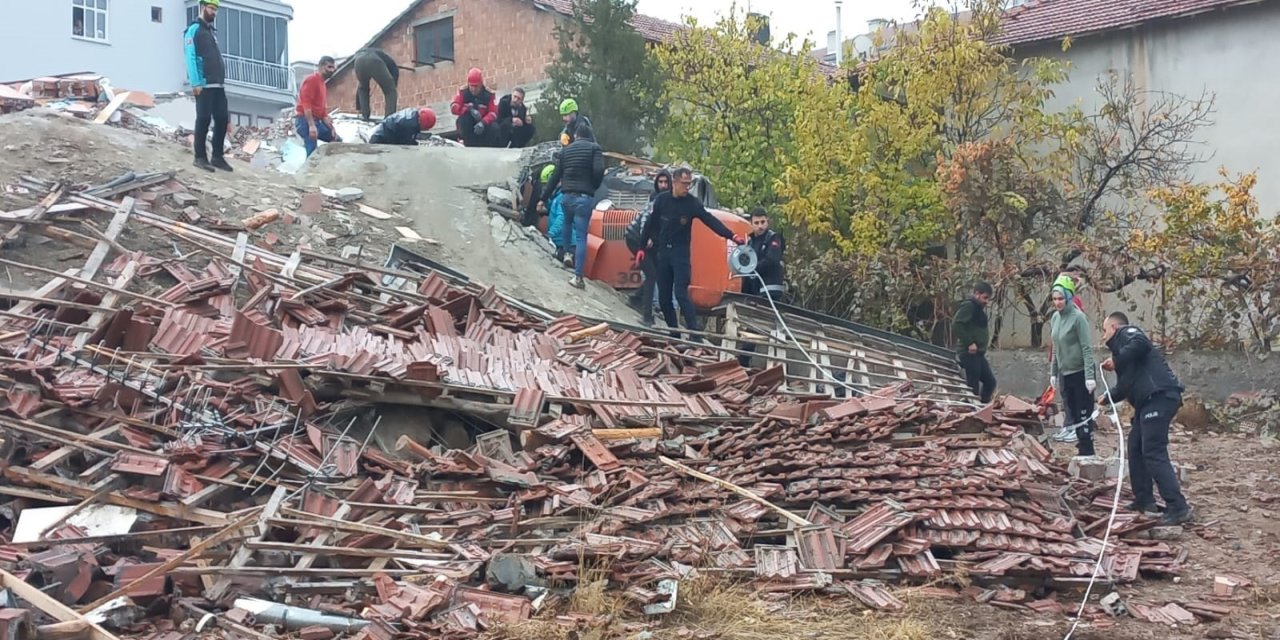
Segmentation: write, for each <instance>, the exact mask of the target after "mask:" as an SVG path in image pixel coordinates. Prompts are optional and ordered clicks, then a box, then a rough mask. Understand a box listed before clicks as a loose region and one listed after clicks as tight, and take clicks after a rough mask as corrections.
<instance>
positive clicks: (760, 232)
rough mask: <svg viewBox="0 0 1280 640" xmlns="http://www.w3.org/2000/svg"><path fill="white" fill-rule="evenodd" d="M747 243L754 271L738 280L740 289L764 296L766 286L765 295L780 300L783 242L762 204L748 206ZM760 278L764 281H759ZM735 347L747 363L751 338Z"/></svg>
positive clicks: (740, 361)
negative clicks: (753, 258) (753, 259)
mask: <svg viewBox="0 0 1280 640" xmlns="http://www.w3.org/2000/svg"><path fill="white" fill-rule="evenodd" d="M747 244H748V245H750V246H751V249H752V250H753V251H755V254H756V272H755V275H748V276H746V277H744V278H743V280H742V293H743V294H744V295H749V296H760V297H762V298H764V297H765V291H766V287H767V288H768V294H769V297H768V299H771V300H773V302H774V303H775V304H777V303H780V302H784V298H785V296H786V286H787V285H786V278H785V274H784V272H783V266H782V253H783V251H784V250H785V249H786V243H784V242H783V241H782V235H781V234H779V233H778V232H777V231H774V230H773V229H770V228H769V213H768V212H767V211H765V210H764V207H756V208H754V209H752V210H751V237H750V238H749V239H748V241H747ZM761 280H764V284H761V283H760V281H761ZM739 344H740V346H739V348H740V349H742V350H743V351H746V352H748V353H745V354H741V355H739V356H738V364H741V365H742V366H744V367H749V366H751V356H750V355H749V354H750V353H755V351H756V345H755V343H752V342H743V343H739Z"/></svg>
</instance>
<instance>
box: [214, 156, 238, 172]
mask: <svg viewBox="0 0 1280 640" xmlns="http://www.w3.org/2000/svg"><path fill="white" fill-rule="evenodd" d="M209 164H211V165H213V168H215V169H222V170H223V171H234V169H232V168H231V165H229V164H227V161H226V159H224V158H215V159H214V160H213V161H212V162H210V163H209Z"/></svg>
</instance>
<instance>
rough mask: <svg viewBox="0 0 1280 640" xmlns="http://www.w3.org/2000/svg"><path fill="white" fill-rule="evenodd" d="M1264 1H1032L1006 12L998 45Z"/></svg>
mask: <svg viewBox="0 0 1280 640" xmlns="http://www.w3.org/2000/svg"><path fill="white" fill-rule="evenodd" d="M1263 1H1265V0H1032V1H1031V2H1029V3H1027V4H1025V5H1022V6H1021V7H1016V8H1014V9H1010V10H1009V12H1008V13H1007V14H1006V15H1005V17H1004V20H1003V21H1002V22H1003V24H1002V28H1001V35H1000V37H999V38H997V39H996V42H997V43H999V44H1008V45H1015V44H1030V43H1033V42H1042V41H1045V40H1056V39H1059V38H1064V37H1067V36H1071V37H1077V38H1078V37H1081V36H1085V35H1090V34H1095V33H1100V32H1104V31H1111V30H1115V29H1125V28H1129V27H1135V26H1138V25H1140V24H1143V23H1146V22H1150V21H1152V20H1161V19H1173V18H1185V17H1187V16H1190V15H1194V14H1197V13H1203V12H1206V11H1213V10H1216V9H1225V8H1228V7H1233V6H1237V5H1243V4H1252V3H1255V2H1263Z"/></svg>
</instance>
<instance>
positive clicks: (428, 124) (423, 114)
mask: <svg viewBox="0 0 1280 640" xmlns="http://www.w3.org/2000/svg"><path fill="white" fill-rule="evenodd" d="M434 126H436V112H435V111H432V110H431V109H427V108H425V107H424V108H422V109H418V128H419V129H421V130H423V131H430V130H431V128H432V127H434Z"/></svg>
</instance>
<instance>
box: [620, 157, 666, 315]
mask: <svg viewBox="0 0 1280 640" xmlns="http://www.w3.org/2000/svg"><path fill="white" fill-rule="evenodd" d="M668 191H671V172H670V171H667V170H666V169H662V170H660V171H658V175H656V176H654V178H653V193H652V194H650V196H649V204H648V205H646V206H645V208H644V211H641V212H640V215H638V216H636V217H635V218H634V219H633V220H632V221H631V224H628V225H627V230H626V231H625V232H623V234H622V239H623V240H624V241H625V242H626V243H627V249H628V250H630V251H631V255H633V256H635V258H636V266H637V267H639V269H640V273H641V274H642V275H643V277H644V282H642V283H640V288H639V289H637V290H636V295H635V296H634V297H633V298H632V300H631V302H632V304H634V305H635V306H637V307H639V308H640V316H641V322H642V323H643V324H644V326H646V327H652V326H653V290H654V288H655V287H657V286H658V267H657V264H656V261H655V260H654V258H655V257H656V256H652V255H647V256H646V255H645V254H644V244H643V243H644V227H645V225H646V224H648V222H649V216H650V215H651V214H652V213H653V201H654V200H657V199H658V196H660V195H662V194H664V193H667V192H668ZM642 257H643V259H641V258H642Z"/></svg>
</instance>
